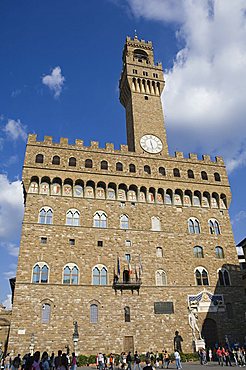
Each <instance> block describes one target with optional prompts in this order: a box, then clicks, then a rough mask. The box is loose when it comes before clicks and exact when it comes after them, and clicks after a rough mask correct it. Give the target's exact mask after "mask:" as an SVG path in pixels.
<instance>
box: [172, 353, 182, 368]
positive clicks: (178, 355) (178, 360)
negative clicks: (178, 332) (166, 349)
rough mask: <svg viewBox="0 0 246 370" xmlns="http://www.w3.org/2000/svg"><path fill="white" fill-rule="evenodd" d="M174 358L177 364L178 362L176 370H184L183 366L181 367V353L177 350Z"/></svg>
mask: <svg viewBox="0 0 246 370" xmlns="http://www.w3.org/2000/svg"><path fill="white" fill-rule="evenodd" d="M174 358H175V362H176V369H177V370H178V369H182V365H181V358H180V354H179V351H178V350H176V351H175V352H174Z"/></svg>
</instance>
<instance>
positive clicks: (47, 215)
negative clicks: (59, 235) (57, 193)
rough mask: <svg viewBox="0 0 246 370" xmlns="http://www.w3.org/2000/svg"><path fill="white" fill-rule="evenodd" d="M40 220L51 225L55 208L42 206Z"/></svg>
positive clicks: (41, 222)
mask: <svg viewBox="0 0 246 370" xmlns="http://www.w3.org/2000/svg"><path fill="white" fill-rule="evenodd" d="M38 222H39V223H40V224H47V225H50V224H52V223H53V210H52V208H50V207H42V208H41V209H40V211H39V219H38Z"/></svg>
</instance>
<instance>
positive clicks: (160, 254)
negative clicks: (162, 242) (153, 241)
mask: <svg viewBox="0 0 246 370" xmlns="http://www.w3.org/2000/svg"><path fill="white" fill-rule="evenodd" d="M156 257H158V258H161V257H163V249H162V247H157V248H156Z"/></svg>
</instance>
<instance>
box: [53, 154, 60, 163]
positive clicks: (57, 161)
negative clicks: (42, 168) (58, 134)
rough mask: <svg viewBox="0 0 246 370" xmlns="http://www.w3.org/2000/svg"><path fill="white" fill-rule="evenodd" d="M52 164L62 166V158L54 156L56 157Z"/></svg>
mask: <svg viewBox="0 0 246 370" xmlns="http://www.w3.org/2000/svg"><path fill="white" fill-rule="evenodd" d="M52 164H56V165H59V164H60V157H59V156H58V155H54V157H53V158H52Z"/></svg>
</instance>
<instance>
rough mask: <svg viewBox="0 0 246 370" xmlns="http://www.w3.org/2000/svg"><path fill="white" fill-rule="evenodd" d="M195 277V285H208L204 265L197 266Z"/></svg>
mask: <svg viewBox="0 0 246 370" xmlns="http://www.w3.org/2000/svg"><path fill="white" fill-rule="evenodd" d="M195 278H196V284H197V285H209V281H208V272H207V271H206V270H205V268H204V267H197V268H196V270H195Z"/></svg>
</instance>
